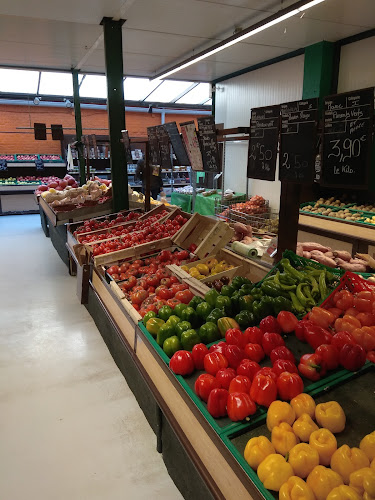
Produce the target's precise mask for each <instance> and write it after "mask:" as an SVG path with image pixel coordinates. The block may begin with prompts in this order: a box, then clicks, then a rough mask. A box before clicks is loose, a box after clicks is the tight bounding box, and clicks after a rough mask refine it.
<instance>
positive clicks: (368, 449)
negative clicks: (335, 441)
mask: <svg viewBox="0 0 375 500" xmlns="http://www.w3.org/2000/svg"><path fill="white" fill-rule="evenodd" d="M359 447H360V449H361V450H362V451H363V452H364V453H365V454H366V455H367V458H368V459H369V460H370V461H371V460H374V458H375V431H373V432H371V433H370V434H367V436H365V437H364V438H363V439H362V441H361V442H360V443H359Z"/></svg>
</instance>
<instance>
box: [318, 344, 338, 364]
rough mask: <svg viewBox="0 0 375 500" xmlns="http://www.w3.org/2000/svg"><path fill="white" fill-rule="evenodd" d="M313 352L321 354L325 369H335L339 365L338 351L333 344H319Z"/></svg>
mask: <svg viewBox="0 0 375 500" xmlns="http://www.w3.org/2000/svg"><path fill="white" fill-rule="evenodd" d="M315 354H318V355H319V356H321V358H322V360H323V361H324V363H325V364H326V366H327V370H335V369H336V368H337V367H338V366H339V351H338V350H337V349H336V347H335V346H334V345H333V344H322V345H320V346H319V347H318V348H317V349H316V351H315Z"/></svg>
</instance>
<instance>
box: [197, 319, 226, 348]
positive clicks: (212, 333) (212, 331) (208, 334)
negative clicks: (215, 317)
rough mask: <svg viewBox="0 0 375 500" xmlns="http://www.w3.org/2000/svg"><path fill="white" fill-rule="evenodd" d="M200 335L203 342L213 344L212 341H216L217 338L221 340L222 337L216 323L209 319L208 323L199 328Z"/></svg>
mask: <svg viewBox="0 0 375 500" xmlns="http://www.w3.org/2000/svg"><path fill="white" fill-rule="evenodd" d="M198 335H199V337H200V341H201V342H203V344H211V342H215V340H219V339H220V338H221V336H220V333H219V329H218V327H217V326H216V323H211V322H210V321H207V323H205V324H204V325H202V326H201V327H200V328H199V330H198Z"/></svg>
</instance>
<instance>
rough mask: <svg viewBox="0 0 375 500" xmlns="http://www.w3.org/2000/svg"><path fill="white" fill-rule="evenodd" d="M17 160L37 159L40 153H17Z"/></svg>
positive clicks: (28, 160)
mask: <svg viewBox="0 0 375 500" xmlns="http://www.w3.org/2000/svg"><path fill="white" fill-rule="evenodd" d="M14 156H15V159H16V161H27V162H30V161H35V160H37V159H38V155H32V154H16V155H14Z"/></svg>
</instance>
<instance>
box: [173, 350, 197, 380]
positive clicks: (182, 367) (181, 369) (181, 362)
mask: <svg viewBox="0 0 375 500" xmlns="http://www.w3.org/2000/svg"><path fill="white" fill-rule="evenodd" d="M169 368H170V369H171V370H172V372H173V373H175V374H176V375H190V373H193V371H194V370H195V365H194V360H193V357H192V355H191V353H190V352H189V351H177V352H175V353H174V354H173V356H172V357H171V359H170V361H169Z"/></svg>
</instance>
